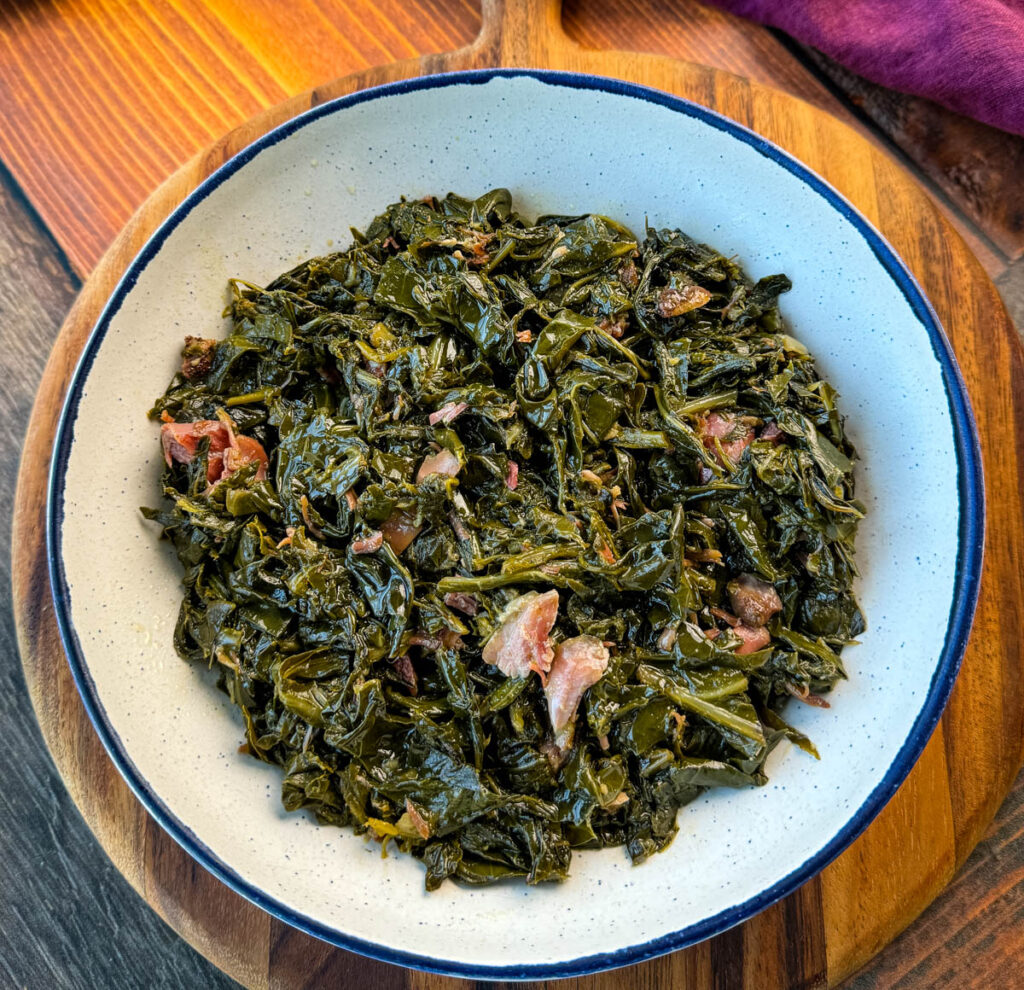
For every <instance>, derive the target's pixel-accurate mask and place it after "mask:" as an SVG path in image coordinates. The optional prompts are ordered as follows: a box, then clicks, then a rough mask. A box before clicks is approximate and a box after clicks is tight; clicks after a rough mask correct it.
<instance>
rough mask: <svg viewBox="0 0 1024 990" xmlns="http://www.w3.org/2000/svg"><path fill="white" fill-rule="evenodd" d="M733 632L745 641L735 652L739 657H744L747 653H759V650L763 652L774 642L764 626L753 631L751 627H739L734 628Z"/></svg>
mask: <svg viewBox="0 0 1024 990" xmlns="http://www.w3.org/2000/svg"><path fill="white" fill-rule="evenodd" d="M732 631H733V632H734V633H736V635H737V636H739V638H740V639H742V640H743V642H742V643H741V644H740V645H739V646H737V647H736V649H735V650H733V652H734V653H735V654H737V655H738V656H744V655H745V654H747V653H757V651H758V650H763V649H764V648H765V647H766V646H767V645H768V644H769V643H770V642H771V641H772V637H771V633H769V632H768V630H767V629H765V627H764V626H758V627H757V628H756V629H752V628H751V627H750V626H744V625H739V626H733V630H732Z"/></svg>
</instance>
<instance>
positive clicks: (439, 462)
mask: <svg viewBox="0 0 1024 990" xmlns="http://www.w3.org/2000/svg"><path fill="white" fill-rule="evenodd" d="M461 466H462V465H460V464H459V459H458V458H457V457H456V456H455V455H454V454H453V453H452V452H451V451H450V450H446V449H445V448H444V447H442V448H441V449H440V450H439V451H438V452H437V453H436V454H429V455H428V456H426V457H425V458H423V463H422V464H421V465H420V469H419V470H418V471H417V472H416V484H417V485H418V484H421V483H422V482H423V481H424V480H425V479H426V478H429V477H430V476H431V475H432V474H443V475H445V476H447V477H449V478H454V477H455V475H457V474H458V473H459V468H460V467H461Z"/></svg>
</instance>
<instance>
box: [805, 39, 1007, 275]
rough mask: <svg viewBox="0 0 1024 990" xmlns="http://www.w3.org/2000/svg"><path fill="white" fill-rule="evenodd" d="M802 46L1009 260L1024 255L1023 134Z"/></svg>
mask: <svg viewBox="0 0 1024 990" xmlns="http://www.w3.org/2000/svg"><path fill="white" fill-rule="evenodd" d="M801 51H802V53H803V55H804V57H805V58H806V59H807V60H808V61H809V62H810V63H811V64H812V65H814V66H815V67H816V68H817V69H818V70H819V71H820V72H821V73H822V75H823V76H824V77H826V78H828V79H829V80H830V81H831V83H832V86H833V88H834V90H835V91H838V92H839V93H841V94H842V95H843V97H844V101H845V102H846V103H847V105H848V106H850V107H853V108H855V109H856V110H858V111H859V112H860V113H861V114H862V115H863V116H864V117H866V118H867V119H869V120H870V121H871V122H872V123H873V124H874V125H875V126H876V127H878V129H879V130H880V131H881V132H882V133H883V134H885V135H886V136H887V137H888V138H889V140H891V141H892V142H893V144H894V145H896V147H898V148H899V149H900V150H901V151H902V152H903V153H904V154H905V155H906V156H907V157H908V159H910V160H911V161H912V162H914V163H915V164H916V165H917V167H918V168H919V169H920V170H921V172H923V173H924V175H925V176H927V177H928V178H929V179H930V180H931V181H932V182H933V183H934V184H935V187H936V190H937V192H938V194H939V195H940V196H942V197H945V198H946V199H948V200H949V202H950V203H951V204H952V205H953V206H954V207H955V208H956V209H957V210H958V211H959V212H961V213H962V214H963V215H964V216H966V217H968V218H969V219H970V220H971V221H972V222H973V223H974V224H975V225H976V226H977V228H978V229H979V230H980V231H981V232H982V233H983V234H984V235H985V237H987V238H988V239H989V240H990V241H991V242H992V244H993V245H994V246H995V247H996V248H997V249H998V250H999V251H1000V252H1002V254H1003V255H1005V257H1006V259H1007V260H1009V261H1014V260H1016V259H1018V258H1020V257H1022V256H1024V183H1022V182H1021V176H1022V175H1024V137H1020V136H1019V135H1015V134H1007V133H1005V132H1004V131H1000V130H998V129H997V128H995V127H990V126H989V125H988V124H982V123H980V122H979V121H976V120H971V119H970V118H968V117H964V116H962V115H961V114H958V113H954V112H953V111H952V110H947V109H946V108H945V107H941V106H939V105H938V104H937V103H933V102H932V101H931V100H926V99H924V98H922V97H919V96H911V95H908V94H906V93H897V92H895V91H894V90H891V89H886V88H885V87H884V86H879V85H877V84H876V83H873V82H869V81H868V80H867V79H863V78H861V77H860V76H857V75H855V74H854V73H852V72H850V70H849V69H846V68H844V67H843V66H841V65H839V63H838V62H834V61H833V60H832V59H830V58H828V57H827V56H825V55H823V54H822V53H821V52H818V51H815V50H814V49H812V48H806V47H802V48H801Z"/></svg>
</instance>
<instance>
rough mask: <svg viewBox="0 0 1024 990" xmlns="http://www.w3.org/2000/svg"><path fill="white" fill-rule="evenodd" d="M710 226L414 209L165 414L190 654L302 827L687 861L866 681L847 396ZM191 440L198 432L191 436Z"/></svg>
mask: <svg viewBox="0 0 1024 990" xmlns="http://www.w3.org/2000/svg"><path fill="white" fill-rule="evenodd" d="M789 288H790V282H789V280H788V279H787V278H786V277H785V276H784V275H774V276H771V277H768V278H763V279H761V280H760V281H758V282H753V281H751V280H750V279H748V278H747V276H746V275H745V274H744V273H743V272H742V271H741V270H740V268H739V267H738V266H737V265H736V264H735V262H734V261H733V260H731V259H728V258H726V257H723V256H722V255H721V254H720V253H719V252H717V251H715V250H714V249H712V248H710V247H707V246H706V245H703V244H699V243H697V242H695V241H694V240H692V239H691V238H689V237H687V236H686V235H685V234H683V233H682V232H680V231H678V230H654V229H648V230H647V231H646V233H645V236H644V238H643V239H638V238H637V237H635V235H634V234H633V233H632V232H630V231H629V230H627V229H626V228H625V227H623V226H622V225H621V224H618V223H616V222H615V221H613V220H610V219H608V218H607V217H602V216H598V215H595V214H589V215H584V216H548V217H541V218H539V219H538V220H537V221H536V222H533V223H531V222H528V221H527V220H526V219H524V218H523V217H521V216H519V215H518V214H517V213H516V212H515V211H514V209H513V206H512V202H511V198H510V195H509V193H508V191H507V190H503V189H498V190H494V191H492V192H489V193H487V194H485V195H483V196H481V197H480V198H479V199H476V200H468V199H464V198H462V197H460V196H456V195H453V194H449V195H448V196H447V197H446V198H445V199H443V200H440V201H438V200H435V199H432V198H428V199H426V200H422V201H415V202H412V201H410V202H406V201H402V202H399V203H395V204H393V205H391V206H389V207H388V208H387V209H386V210H385V211H384V212H383V213H382V214H381V215H380V216H379V217H377V218H376V219H375V220H374V221H373V222H372V223H371V224H370V226H369V227H368V228H367V230H366V231H365V233H361V232H358V231H353V242H352V245H351V247H350V248H349V249H348V250H346V251H342V252H337V253H334V254H330V255H327V256H324V257H319V258H313V259H310V260H309V261H306V262H304V263H303V264H301V265H299V266H298V267H297V268H295V269H293V270H292V271H290V272H287V273H285V274H284V275H281V276H280V277H279V278H277V279H275V280H274V281H273V282H272V283H271V284H270V285H269V286H267V287H266V288H259V287H257V286H254V285H251V284H248V283H244V282H240V281H235V282H233V283H232V286H231V289H232V301H231V305H230V307H229V311H228V315H229V316H230V324H231V329H230V333H229V335H228V336H227V337H226V338H225V339H223V340H220V341H214V340H207V339H203V338H195V337H190V338H189V339H188V340H187V342H186V347H185V350H184V352H183V363H182V370H181V372H180V373H179V374H178V375H177V376H176V377H175V379H174V380H173V381H172V383H171V384H170V386H169V388H168V389H167V392H166V393H165V394H164V395H163V396H162V397H161V398H160V399H159V400H158V401H157V403H156V405H155V407H154V409H153V411H152V415H153V416H154V418H160V419H162V420H163V424H164V425H163V427H162V432H163V437H164V450H165V455H166V461H167V468H166V471H165V472H164V477H163V491H164V496H165V501H164V505H163V507H162V508H159V509H145V510H143V511H144V513H145V514H146V516H147V517H148V518H150V519H153V520H155V521H157V522H158V523H159V524H160V525H161V526H162V527H163V533H164V535H165V536H166V537H167V538H169V539H170V540H171V541H172V542H173V544H174V547H175V550H176V551H177V555H178V557H179V558H180V560H181V563H182V566H183V568H184V575H185V576H184V584H185V595H184V598H183V600H182V603H181V609H180V615H179V619H178V623H177V627H176V630H175V637H174V641H175V646H176V648H177V650H178V652H179V653H180V654H181V655H182V656H183V657H185V658H187V659H189V660H194V661H196V662H202V663H206V664H210V665H212V666H216V667H217V668H218V669H219V670H220V673H221V684H222V686H223V688H224V690H225V691H226V692H227V693H228V694H229V696H230V697H231V699H232V701H233V702H234V703H235V704H236V705H237V706H238V708H239V709H240V712H241V717H242V720H243V721H244V725H245V733H246V744H245V748H246V749H247V750H248V752H249V753H251V754H252V755H253V756H255V757H258V758H259V759H262V760H266V761H268V762H270V763H274V764H277V765H279V766H280V767H281V768H282V770H283V773H284V783H283V792H282V797H283V801H284V805H285V807H286V808H288V809H289V810H295V809H299V808H303V807H307V808H309V809H311V810H312V812H313V813H314V814H315V815H316V817H317V818H318V820H320V821H321V822H325V823H333V824H337V825H342V826H350V827H353V828H355V829H356V830H357V831H358V832H360V833H366V834H367V835H368V836H370V837H372V838H374V839H376V840H379V841H381V842H384V843H393V844H395V845H397V846H398V847H399V848H400V849H402V850H404V851H406V852H409V853H411V854H412V855H414V856H416V857H417V858H419V859H420V860H422V862H423V864H424V866H425V870H426V886H427V888H428V889H433V888H435V887H437V886H438V885H439V884H441V883H442V882H443V881H444V880H445V879H446V878H449V877H451V878H454V879H457V880H459V881H462V882H466V883H490V882H492V881H495V880H500V879H503V878H507V877H523V878H525V879H526V881H527V882H528V883H536V882H540V881H546V880H558V879H561V878H563V877H565V876H566V874H567V871H568V869H569V864H570V859H571V854H572V850H573V849H574V848H582V847H596V846H607V845H622V846H625V850H626V852H627V853H628V855H629V856H630V857H631V858H632V859H633V861H634V862H640V861H642V860H644V859H645V858H646V857H647V856H649V855H650V854H651V853H653V852H657V851H658V850H660V849H663V848H664V847H665V846H666V845H667V844H668V843H669V842H670V841H671V840H672V837H673V835H674V834H675V831H676V816H677V812H678V810H679V808H680V807H681V806H682V805H684V804H686V803H687V802H689V801H692V800H693V799H694V798H695V797H697V796H698V795H699V794H700V793H701V791H702V790H703V789H705V788H708V787H746V786H749V785H760V784H763V783H764V782H765V780H766V778H765V775H764V767H765V760H766V758H767V756H768V754H769V752H770V751H771V750H772V748H773V747H774V746H775V745H776V744H777V743H778V742H779V741H780V740H781V739H783V738H789V739H790V740H792V741H793V742H794V743H796V744H797V745H798V746H799V747H801V748H802V749H804V750H806V751H807V752H809V753H811V754H812V755H816V753H815V750H814V747H813V745H812V744H811V743H810V741H809V740H807V739H806V737H804V736H803V735H802V734H801V733H799V732H797V731H796V730H795V729H793V728H791V727H790V726H789V725H788V724H787V723H786V721H785V720H784V719H783V717H782V715H781V714H780V711H781V709H782V708H783V706H784V704H785V703H786V702H787V700H789V699H791V698H793V697H796V698H798V699H800V700H803V701H806V702H808V703H814V704H821V705H825V704H826V702H825V701H824V699H823V698H822V697H821V695H822V694H823V693H824V692H827V691H828V690H830V689H831V688H832V687H833V686H834V685H835V683H836V682H837V680H838V679H840V678H841V677H843V676H844V675H843V668H842V664H841V661H840V656H839V654H840V651H841V649H842V648H843V646H844V645H845V644H847V643H849V642H850V641H851V640H852V638H853V637H855V636H856V635H857V634H858V633H860V632H861V631H862V629H863V628H864V623H863V619H862V616H861V614H860V611H859V610H858V607H857V604H856V601H855V600H854V597H853V595H852V593H851V584H852V581H853V578H854V573H855V572H854V564H853V548H854V536H855V531H856V526H857V521H858V520H859V519H860V517H861V515H862V513H863V508H862V506H861V505H860V504H859V503H858V502H857V501H856V500H855V498H854V486H853V476H852V467H853V456H854V452H853V450H852V448H851V446H850V444H849V442H848V441H847V440H846V438H845V435H844V430H843V420H842V418H841V416H840V414H839V411H838V409H837V406H836V393H835V391H834V389H832V387H831V386H830V385H828V383H827V382H825V381H823V380H822V379H821V378H820V377H819V376H818V373H817V371H816V369H815V365H814V362H813V360H812V358H811V356H810V355H809V354H808V352H807V350H806V348H804V347H803V346H802V345H801V344H800V343H799V342H798V341H797V340H796V339H794V337H792V336H790V335H789V333H788V332H787V330H786V327H785V326H784V324H783V323H782V320H781V319H780V316H779V312H778V308H777V300H778V297H779V295H780V294H781V293H783V292H785V291H787V290H788V289H789ZM189 424H191V426H190V425H189Z"/></svg>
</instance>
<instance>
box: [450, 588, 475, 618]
mask: <svg viewBox="0 0 1024 990" xmlns="http://www.w3.org/2000/svg"><path fill="white" fill-rule="evenodd" d="M444 603H445V605H447V606H448V607H449V608H454V609H456V610H457V611H459V612H462V614H463V615H476V613H477V612H479V611H480V608H479V606H478V605H477V603H476V599H475V598H474V597H473V596H472V595H467V594H466V593H465V592H464V591H449V592H448V594H447V595H445V596H444Z"/></svg>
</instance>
